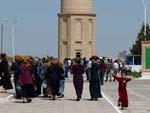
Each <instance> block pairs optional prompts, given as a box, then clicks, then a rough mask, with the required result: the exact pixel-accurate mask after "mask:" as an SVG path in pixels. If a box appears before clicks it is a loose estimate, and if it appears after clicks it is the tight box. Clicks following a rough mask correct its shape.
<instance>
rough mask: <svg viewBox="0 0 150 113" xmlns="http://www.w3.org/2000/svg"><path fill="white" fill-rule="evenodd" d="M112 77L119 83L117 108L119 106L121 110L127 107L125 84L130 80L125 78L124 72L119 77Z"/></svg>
mask: <svg viewBox="0 0 150 113" xmlns="http://www.w3.org/2000/svg"><path fill="white" fill-rule="evenodd" d="M113 77H114V78H115V79H116V80H117V81H118V82H119V86H118V95H119V98H118V107H119V106H121V109H122V110H123V109H124V107H128V94H127V89H126V86H127V83H128V82H129V81H130V80H131V78H129V77H126V74H125V72H121V77H118V76H116V75H113Z"/></svg>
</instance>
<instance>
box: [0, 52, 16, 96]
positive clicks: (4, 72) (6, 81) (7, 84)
mask: <svg viewBox="0 0 150 113" xmlns="http://www.w3.org/2000/svg"><path fill="white" fill-rule="evenodd" d="M0 77H1V80H2V85H3V90H4V91H2V92H3V93H6V92H7V90H9V89H13V86H12V83H11V80H10V78H11V75H10V73H9V64H8V61H7V58H6V54H5V53H4V54H1V62H0Z"/></svg>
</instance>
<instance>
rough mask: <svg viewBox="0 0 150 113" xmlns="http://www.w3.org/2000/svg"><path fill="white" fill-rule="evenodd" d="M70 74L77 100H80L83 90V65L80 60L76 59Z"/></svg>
mask: <svg viewBox="0 0 150 113" xmlns="http://www.w3.org/2000/svg"><path fill="white" fill-rule="evenodd" d="M71 72H72V74H73V84H74V87H75V91H76V95H77V99H76V100H77V101H80V99H81V98H82V91H83V73H84V66H83V65H81V60H80V59H78V58H77V59H76V60H75V64H74V65H73V67H72V71H71Z"/></svg>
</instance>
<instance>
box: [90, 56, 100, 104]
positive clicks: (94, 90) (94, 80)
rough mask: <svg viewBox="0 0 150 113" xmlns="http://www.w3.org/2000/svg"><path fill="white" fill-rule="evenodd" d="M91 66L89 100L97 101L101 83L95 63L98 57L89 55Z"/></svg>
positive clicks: (97, 66)
mask: <svg viewBox="0 0 150 113" xmlns="http://www.w3.org/2000/svg"><path fill="white" fill-rule="evenodd" d="M91 60H92V68H91V79H90V95H91V100H95V101H97V100H98V98H102V94H101V84H100V76H99V73H98V71H99V64H98V63H97V60H98V57H91Z"/></svg>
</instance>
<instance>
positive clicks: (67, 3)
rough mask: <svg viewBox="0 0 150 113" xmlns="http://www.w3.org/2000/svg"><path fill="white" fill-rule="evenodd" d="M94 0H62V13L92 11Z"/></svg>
mask: <svg viewBox="0 0 150 113" xmlns="http://www.w3.org/2000/svg"><path fill="white" fill-rule="evenodd" d="M92 2H93V0H61V13H72V14H73V13H92V12H93V7H92V6H93V3H92Z"/></svg>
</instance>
